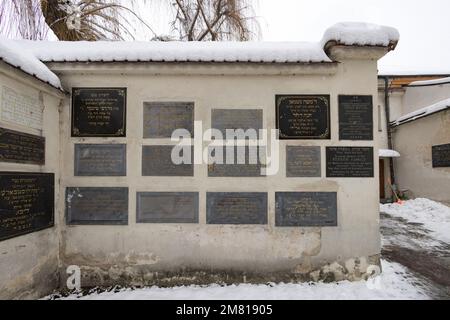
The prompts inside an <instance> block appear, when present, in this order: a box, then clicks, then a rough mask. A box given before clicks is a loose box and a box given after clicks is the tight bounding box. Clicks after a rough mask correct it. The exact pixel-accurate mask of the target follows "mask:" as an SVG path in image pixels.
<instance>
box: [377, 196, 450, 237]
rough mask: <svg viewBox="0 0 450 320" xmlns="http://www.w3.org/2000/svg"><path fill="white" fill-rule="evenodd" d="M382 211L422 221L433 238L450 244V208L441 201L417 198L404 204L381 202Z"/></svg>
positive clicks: (415, 221) (406, 218) (418, 221)
mask: <svg viewBox="0 0 450 320" xmlns="http://www.w3.org/2000/svg"><path fill="white" fill-rule="evenodd" d="M380 211H381V212H384V213H386V214H388V215H391V216H394V217H400V218H403V219H405V220H407V221H408V222H410V223H420V224H422V225H423V227H424V228H425V229H427V230H429V231H430V233H431V234H432V236H433V238H435V239H437V240H440V241H442V242H445V243H447V244H450V208H449V207H447V206H446V205H443V204H441V203H439V202H435V201H432V200H429V199H424V198H417V199H414V200H408V201H405V202H404V203H403V204H397V203H390V204H381V205H380Z"/></svg>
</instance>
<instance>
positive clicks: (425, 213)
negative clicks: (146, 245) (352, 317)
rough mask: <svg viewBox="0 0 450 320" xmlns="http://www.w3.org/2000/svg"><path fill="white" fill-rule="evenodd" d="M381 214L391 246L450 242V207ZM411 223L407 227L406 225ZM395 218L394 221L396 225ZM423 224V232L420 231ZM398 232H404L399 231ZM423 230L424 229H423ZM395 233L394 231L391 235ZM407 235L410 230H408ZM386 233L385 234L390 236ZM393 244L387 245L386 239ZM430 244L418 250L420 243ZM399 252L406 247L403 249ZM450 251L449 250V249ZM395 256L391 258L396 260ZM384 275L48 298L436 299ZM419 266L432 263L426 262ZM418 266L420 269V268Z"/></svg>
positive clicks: (389, 272)
mask: <svg viewBox="0 0 450 320" xmlns="http://www.w3.org/2000/svg"><path fill="white" fill-rule="evenodd" d="M380 211H381V212H384V213H386V214H387V215H389V216H392V217H393V218H398V219H397V220H396V221H394V220H392V219H383V221H385V222H386V223H387V222H391V223H394V222H395V223H396V224H395V225H393V226H392V228H393V229H392V230H391V229H390V228H389V226H384V227H382V231H383V233H384V234H383V243H384V245H385V246H386V248H387V247H389V246H391V249H392V245H393V244H395V245H397V246H404V247H405V248H408V247H409V246H408V245H405V244H407V243H408V242H411V241H412V240H413V241H412V247H413V248H415V249H417V248H419V249H420V248H425V247H427V248H428V249H429V250H430V252H434V250H437V249H438V246H441V248H442V242H446V243H447V244H448V243H450V208H449V207H447V206H445V205H443V204H440V203H438V202H434V201H431V200H428V199H422V198H419V199H415V200H408V201H405V202H404V203H403V204H401V205H400V204H383V205H380ZM400 218H401V219H403V220H406V221H407V223H405V222H403V223H402V222H401V221H403V220H401V219H400ZM391 220H392V221H391ZM419 226H420V228H419ZM399 228H405V232H400V231H401V230H399ZM419 229H420V230H419ZM421 230H426V231H429V234H428V233H427V234H424V235H423V237H421V236H419V237H418V239H407V238H410V237H412V236H411V234H415V235H416V236H417V234H416V233H419V232H421ZM389 231H390V233H388V232H389ZM406 231H407V232H406ZM385 233H386V234H385ZM402 237H404V238H405V239H402ZM386 239H387V240H388V241H387V240H386ZM419 240H420V241H422V242H426V243H424V244H423V246H422V244H421V243H419V244H420V245H419V246H417V244H418V243H417V242H414V241H419ZM400 250H402V249H401V247H400ZM445 250H447V249H445ZM391 258H392V257H391ZM381 263H382V270H383V272H382V273H381V275H379V276H377V277H374V278H371V279H369V280H368V281H357V282H349V281H341V282H335V283H322V282H319V283H295V284H294V283H289V284H270V285H252V284H239V285H231V286H220V285H218V284H213V285H209V286H188V287H186V286H184V287H174V288H159V287H149V288H143V289H122V290H111V291H103V292H102V291H101V290H93V291H92V292H91V293H90V294H88V295H84V296H83V295H81V294H71V295H69V296H67V297H61V295H60V294H54V295H51V296H48V297H46V298H44V299H68V300H277V299H282V300H308V299H319V300H320V299H325V300H326V299H333V300H334V299H336V300H345V299H357V300H377V299H387V300H395V299H411V300H416V299H431V298H433V294H434V293H433V292H434V291H433V288H434V285H433V283H431V282H430V280H429V279H427V278H426V276H425V275H423V274H421V273H420V274H417V273H413V272H412V271H410V270H409V269H408V268H406V267H405V266H403V265H401V264H399V263H396V262H390V261H387V260H382V261H381ZM420 263H424V264H425V263H427V261H423V262H420ZM416 267H417V266H416Z"/></svg>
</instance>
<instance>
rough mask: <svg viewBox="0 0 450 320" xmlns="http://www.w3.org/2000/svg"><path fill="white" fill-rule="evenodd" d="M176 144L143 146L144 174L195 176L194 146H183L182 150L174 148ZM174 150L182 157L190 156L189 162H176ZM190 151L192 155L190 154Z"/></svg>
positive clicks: (187, 157)
mask: <svg viewBox="0 0 450 320" xmlns="http://www.w3.org/2000/svg"><path fill="white" fill-rule="evenodd" d="M174 147H175V146H143V147H142V175H143V176H162V177H176V176H180V177H192V176H194V165H193V162H194V160H193V159H194V148H193V147H192V146H183V149H182V150H177V149H174ZM172 150H177V151H174V152H175V153H176V154H177V155H180V157H183V156H186V155H187V156H186V157H185V159H186V160H188V159H189V158H190V160H191V161H190V164H189V163H180V164H177V163H174V162H173V161H172ZM189 153H190V155H189Z"/></svg>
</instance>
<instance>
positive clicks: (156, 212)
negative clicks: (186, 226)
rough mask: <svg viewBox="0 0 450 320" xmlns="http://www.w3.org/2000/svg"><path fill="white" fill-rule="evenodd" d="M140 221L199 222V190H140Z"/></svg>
mask: <svg viewBox="0 0 450 320" xmlns="http://www.w3.org/2000/svg"><path fill="white" fill-rule="evenodd" d="M136 221H137V222H138V223H198V193H197V192H138V193H137V217H136Z"/></svg>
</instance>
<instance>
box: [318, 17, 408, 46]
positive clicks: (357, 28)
mask: <svg viewBox="0 0 450 320" xmlns="http://www.w3.org/2000/svg"><path fill="white" fill-rule="evenodd" d="M399 39H400V34H399V32H398V31H397V29H395V28H392V27H387V26H380V25H376V24H371V23H364V22H341V23H337V24H335V25H333V26H332V27H330V28H328V29H327V30H326V31H325V34H324V36H323V38H322V45H323V46H325V45H326V44H327V42H329V41H336V42H338V43H339V44H344V45H348V46H383V47H387V46H390V45H392V44H395V43H397V42H398V40H399Z"/></svg>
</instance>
